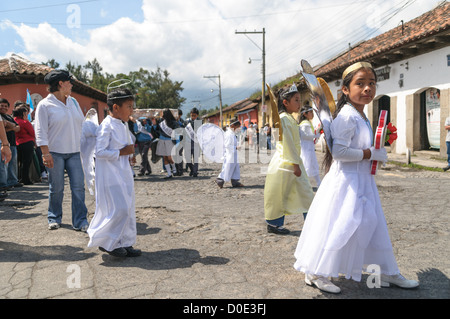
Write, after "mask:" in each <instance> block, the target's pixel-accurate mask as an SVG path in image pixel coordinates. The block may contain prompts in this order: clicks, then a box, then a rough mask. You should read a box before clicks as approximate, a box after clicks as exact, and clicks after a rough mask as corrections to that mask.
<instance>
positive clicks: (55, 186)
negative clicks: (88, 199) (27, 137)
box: [35, 70, 89, 232]
mask: <svg viewBox="0 0 450 319" xmlns="http://www.w3.org/2000/svg"><path fill="white" fill-rule="evenodd" d="M44 80H45V82H46V83H47V84H48V85H49V92H50V94H49V95H48V96H47V97H46V98H45V99H43V100H42V101H41V102H40V103H39V104H38V106H37V110H36V117H35V119H36V126H35V129H36V142H37V145H38V146H40V147H41V150H42V159H43V162H44V165H45V166H46V167H47V170H48V173H49V177H48V181H49V206H48V225H49V226H48V228H49V229H57V228H59V227H60V226H61V219H62V202H63V197H64V172H65V171H67V174H68V176H69V180H70V189H71V192H72V226H73V228H74V229H75V230H80V231H84V232H85V231H86V230H87V228H88V226H89V224H88V221H87V208H86V205H85V203H84V200H85V190H84V174H83V167H82V164H81V157H80V140H81V128H82V124H83V120H84V116H83V112H82V111H81V109H80V106H79V104H78V102H77V101H76V100H75V99H74V98H73V97H71V96H70V94H71V92H72V83H73V78H72V76H71V75H70V73H69V72H67V71H64V70H53V71H51V72H50V73H49V74H47V75H46V76H45V79H44Z"/></svg>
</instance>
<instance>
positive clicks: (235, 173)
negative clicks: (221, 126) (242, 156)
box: [216, 118, 244, 188]
mask: <svg viewBox="0 0 450 319" xmlns="http://www.w3.org/2000/svg"><path fill="white" fill-rule="evenodd" d="M240 127H241V123H240V122H239V121H238V119H237V118H234V119H233V120H232V121H231V124H230V127H228V128H227V131H226V132H225V138H224V148H225V154H224V160H223V165H222V171H221V172H220V174H219V177H217V179H216V184H217V185H218V186H219V187H220V188H222V187H223V185H224V184H225V183H226V182H229V181H231V186H233V187H243V186H244V185H242V183H241V182H239V180H240V179H241V171H240V167H239V162H238V154H237V138H236V131H237V130H238V129H239V128H240Z"/></svg>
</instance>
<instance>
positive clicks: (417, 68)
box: [328, 46, 450, 154]
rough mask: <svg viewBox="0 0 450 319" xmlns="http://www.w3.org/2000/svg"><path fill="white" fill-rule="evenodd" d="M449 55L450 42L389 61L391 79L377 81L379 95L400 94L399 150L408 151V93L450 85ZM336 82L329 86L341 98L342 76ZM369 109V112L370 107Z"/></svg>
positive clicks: (440, 88)
mask: <svg viewBox="0 0 450 319" xmlns="http://www.w3.org/2000/svg"><path fill="white" fill-rule="evenodd" d="M448 55H450V46H447V47H445V48H442V49H439V50H436V51H432V52H429V53H425V54H422V55H419V56H416V57H413V58H409V59H405V60H402V61H399V62H395V63H392V64H389V65H388V66H389V67H390V68H391V69H390V72H389V79H387V80H382V81H379V82H378V83H377V94H376V96H377V97H380V96H382V95H388V96H389V97H391V98H392V97H397V129H398V139H397V143H396V152H397V153H399V154H405V153H406V97H407V96H409V95H412V94H415V93H419V92H422V91H424V90H425V89H428V88H431V87H433V88H437V89H439V90H441V91H442V90H444V89H449V88H450V66H448V65H447V63H448V62H447V60H448V57H447V56H448ZM379 69H381V68H379ZM377 70H378V68H377ZM401 79H403V86H402V87H400V85H399V81H400V80H401ZM335 82H336V80H335V81H332V82H328V86H329V87H330V90H331V92H332V93H333V96H334V98H335V100H336V101H337V96H338V93H339V91H340V89H341V86H342V80H339V82H340V85H339V86H336V83H335ZM391 107H392V106H391ZM365 111H366V112H367V107H366V109H365Z"/></svg>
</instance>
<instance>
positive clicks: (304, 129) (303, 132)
mask: <svg viewBox="0 0 450 319" xmlns="http://www.w3.org/2000/svg"><path fill="white" fill-rule="evenodd" d="M299 130H300V138H301V139H302V140H306V141H314V139H315V138H319V137H320V133H318V134H314V132H313V131H312V129H311V125H300V129H299Z"/></svg>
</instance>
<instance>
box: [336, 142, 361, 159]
mask: <svg viewBox="0 0 450 319" xmlns="http://www.w3.org/2000/svg"><path fill="white" fill-rule="evenodd" d="M332 155H333V158H334V159H335V160H338V161H341V162H358V161H361V160H362V159H363V157H364V152H363V150H361V149H356V148H350V147H348V146H345V145H342V144H333V150H332Z"/></svg>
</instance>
